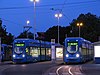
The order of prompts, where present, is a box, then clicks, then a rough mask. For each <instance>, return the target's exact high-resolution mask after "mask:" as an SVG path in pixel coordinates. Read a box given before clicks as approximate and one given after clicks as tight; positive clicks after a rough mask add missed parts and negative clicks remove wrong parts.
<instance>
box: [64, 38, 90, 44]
mask: <svg viewBox="0 0 100 75" xmlns="http://www.w3.org/2000/svg"><path fill="white" fill-rule="evenodd" d="M71 39H72V40H74V39H75V40H83V41H86V42H89V43H91V42H90V41H88V40H85V39H84V38H82V37H68V38H65V40H71Z"/></svg>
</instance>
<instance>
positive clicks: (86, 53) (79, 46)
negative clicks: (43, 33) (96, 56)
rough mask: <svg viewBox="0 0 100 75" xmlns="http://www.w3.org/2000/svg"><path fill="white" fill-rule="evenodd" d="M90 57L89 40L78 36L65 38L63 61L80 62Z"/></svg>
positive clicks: (90, 44) (91, 57)
mask: <svg viewBox="0 0 100 75" xmlns="http://www.w3.org/2000/svg"><path fill="white" fill-rule="evenodd" d="M91 59H93V46H92V43H91V42H90V41H87V40H85V39H83V38H80V37H69V38H66V39H65V50H64V62H65V63H80V62H85V61H88V60H91Z"/></svg>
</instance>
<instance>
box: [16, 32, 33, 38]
mask: <svg viewBox="0 0 100 75" xmlns="http://www.w3.org/2000/svg"><path fill="white" fill-rule="evenodd" d="M17 38H30V39H33V38H34V35H33V33H31V32H28V33H27V31H24V32H22V33H21V34H20V35H19V36H18V37H17Z"/></svg>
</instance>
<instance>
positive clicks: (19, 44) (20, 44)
mask: <svg viewBox="0 0 100 75" xmlns="http://www.w3.org/2000/svg"><path fill="white" fill-rule="evenodd" d="M15 46H24V44H22V43H17V44H15Z"/></svg>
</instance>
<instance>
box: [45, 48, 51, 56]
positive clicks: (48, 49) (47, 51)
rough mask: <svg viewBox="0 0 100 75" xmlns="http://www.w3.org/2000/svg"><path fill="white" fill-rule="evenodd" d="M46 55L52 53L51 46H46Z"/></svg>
mask: <svg viewBox="0 0 100 75" xmlns="http://www.w3.org/2000/svg"><path fill="white" fill-rule="evenodd" d="M46 55H49V56H50V55H51V50H50V48H46Z"/></svg>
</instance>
